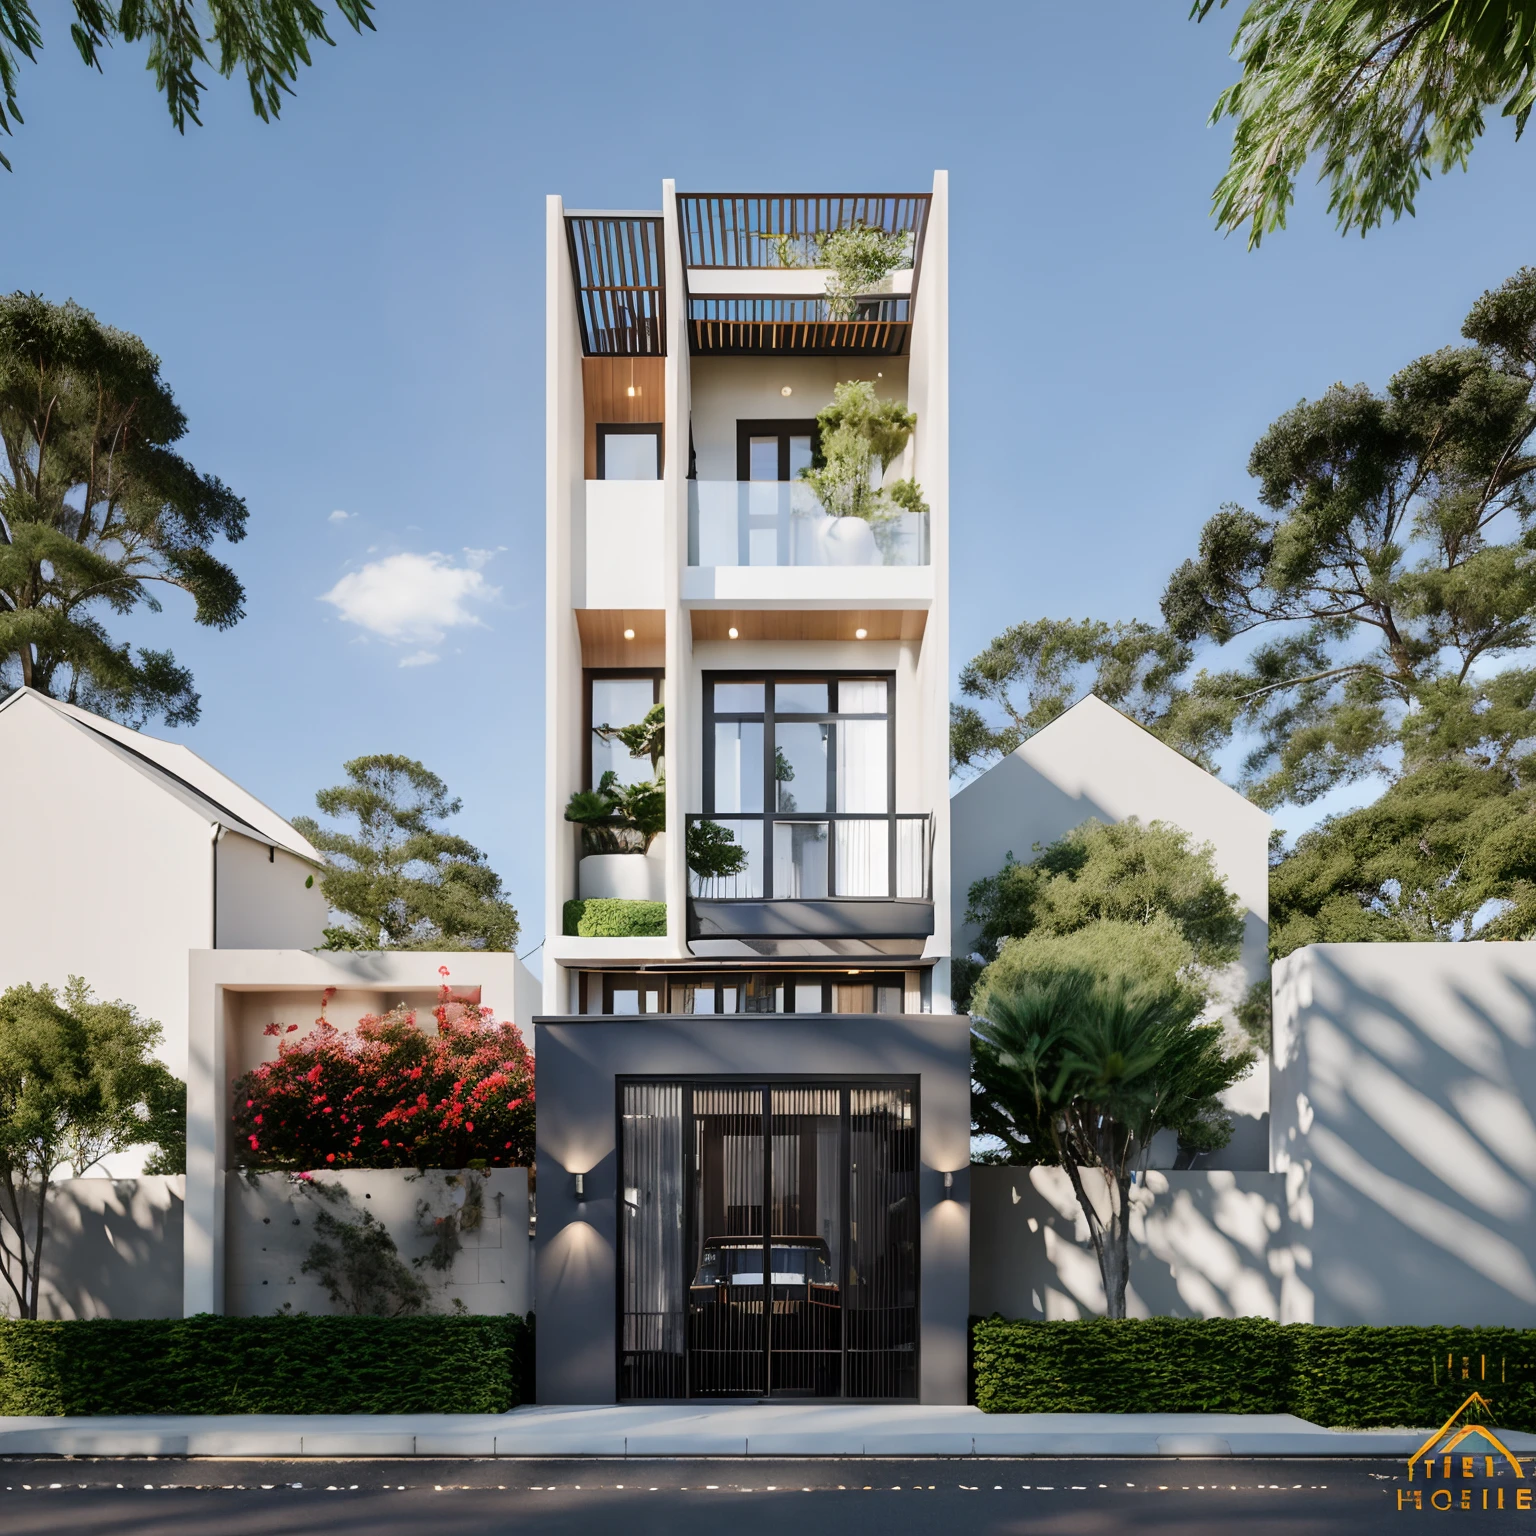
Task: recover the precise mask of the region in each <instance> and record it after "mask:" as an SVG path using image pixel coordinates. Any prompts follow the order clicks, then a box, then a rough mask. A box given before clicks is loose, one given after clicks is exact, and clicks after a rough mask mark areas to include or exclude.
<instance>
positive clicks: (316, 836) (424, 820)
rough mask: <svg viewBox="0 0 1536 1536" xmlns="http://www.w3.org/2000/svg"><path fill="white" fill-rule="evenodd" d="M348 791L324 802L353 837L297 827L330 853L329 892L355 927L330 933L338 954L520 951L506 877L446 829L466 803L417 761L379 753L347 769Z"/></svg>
mask: <svg viewBox="0 0 1536 1536" xmlns="http://www.w3.org/2000/svg"><path fill="white" fill-rule="evenodd" d="M343 772H345V774H346V776H347V782H346V783H345V784H338V785H335V786H334V787H332V788H330V789H322V790H321V791H320V792H319V793H318V794H317V795H316V796H315V803H316V805H317V806H319V808H320V810H321V811H323V812H324V813H325V814H326V815H327V816H330V817H333V818H336V819H338V820H347V821H350V822H351V823H352V824H353V830H350V831H345V832H342V831H336V830H334V829H332V828H330V827H322V826H321V825H320V824H319V823H318V822H316V821H315V820H313V819H312V818H311V817H308V816H295V817H294V819H293V825H294V826H295V827H297V828H298V830H299V831H300V832H301V833H302V834H303V835H304V836H305V837H307V838H308V839H309V840H310V842H312V843H313V844H314V845H315V847H317V848H318V849H320V851H321V852H322V853H324V854H325V857H326V863H327V865H328V868H327V869H326V872H325V874H324V875H323V876H322V877H321V881H320V889H321V890H322V891H323V892H324V894H325V899H326V900H327V901H328V902H329V903H330V904H331V907H332V909H333V910H334V911H335V912H337V913H339V914H341V916H342V917H344V918H346V919H347V921H346V922H345V923H344V924H342V925H340V926H337V927H333V928H327V929H326V940H327V943H326V947H327V948H330V949H429V950H431V949H493V950H507V949H511V948H512V947H513V946H514V945H515V944H516V943H517V935H518V921H517V913H516V912H515V911H514V910H513V908H512V906H511V904H510V903H509V902H507V901H506V900H505V899H504V898H503V896H502V894H501V877H500V876H499V875H498V874H497V873H496V872H495V871H494V870H493V869H491V868H490V866H489V865H488V864H487V863H486V861H485V855H484V854H483V853H482V852H481V851H480V850H479V849H478V848H476V847H475V845H474V844H473V843H471V842H468V841H466V840H465V839H464V838H462V837H456V836H455V835H454V834H452V833H450V832H445V831H443V830H442V829H441V827H440V825H439V823H441V822H443V821H445V820H446V819H447V818H448V817H450V816H456V815H457V814H458V813H459V811H460V809H461V807H462V802H461V801H459V800H457V799H450V798H449V796H448V786H447V785H446V784H444V783H443V781H442V780H441V779H440V778H438V776H437V775H436V774H435V773H432V772H431V771H429V770H428V769H427V768H425V767H423V766H422V765H421V764H420V763H418V762H415V761H414V760H413V759H411V758H408V757H400V756H398V755H392V754H387V753H385V754H378V755H375V756H371V757H355V758H353V759H352V761H351V762H349V763H345V764H343Z"/></svg>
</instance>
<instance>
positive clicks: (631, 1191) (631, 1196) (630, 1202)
mask: <svg viewBox="0 0 1536 1536" xmlns="http://www.w3.org/2000/svg"><path fill="white" fill-rule="evenodd" d="M624 1204H625V1205H627V1206H629V1207H630V1208H631V1209H633V1210H636V1211H638V1210H639V1209H640V1191H639V1190H638V1189H637V1188H636V1187H635V1186H634V1185H633V1184H626V1185H625V1186H624Z"/></svg>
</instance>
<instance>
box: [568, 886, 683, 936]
mask: <svg viewBox="0 0 1536 1536" xmlns="http://www.w3.org/2000/svg"><path fill="white" fill-rule="evenodd" d="M563 926H564V929H565V935H566V937H567V938H582V939H664V938H666V936H667V904H666V902H664V901H625V900H623V899H622V898H620V897H618V896H594V897H592V898H591V899H590V900H588V901H568V902H566V904H565V923H564V925H563Z"/></svg>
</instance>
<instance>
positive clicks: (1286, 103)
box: [1191, 0, 1536, 249]
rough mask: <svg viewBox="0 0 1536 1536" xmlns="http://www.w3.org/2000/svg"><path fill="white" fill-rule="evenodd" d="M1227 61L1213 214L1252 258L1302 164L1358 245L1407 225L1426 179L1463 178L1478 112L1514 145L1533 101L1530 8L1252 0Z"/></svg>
mask: <svg viewBox="0 0 1536 1536" xmlns="http://www.w3.org/2000/svg"><path fill="white" fill-rule="evenodd" d="M1226 3H1227V0H1220V5H1221V7H1222V8H1225V6H1226ZM1215 5H1216V0H1195V3H1194V7H1193V10H1192V13H1191V14H1193V15H1194V16H1196V17H1200V18H1203V17H1205V16H1206V15H1208V14H1209V13H1210V12H1211V10H1212V9H1214V8H1215ZM1232 51H1233V53H1234V54H1235V55H1236V56H1237V58H1238V60H1239V61H1240V63H1241V64H1242V68H1243V73H1242V77H1241V78H1240V79H1239V80H1238V81H1237V82H1236V83H1235V84H1233V85H1231V86H1228V88H1227V89H1226V90H1225V91H1223V92H1222V94H1221V96H1220V97H1219V98H1218V99H1217V102H1216V106H1215V109H1214V111H1213V112H1212V114H1211V121H1212V123H1219V122H1221V121H1222V120H1223V119H1225V118H1231V119H1233V120H1234V122H1235V123H1236V133H1235V136H1234V140H1233V145H1232V157H1231V162H1230V164H1229V165H1228V168H1227V171H1226V173H1225V175H1223V177H1222V178H1221V181H1220V182H1219V183H1218V184H1217V187H1216V192H1215V196H1214V199H1213V209H1214V213H1215V217H1216V221H1217V223H1218V224H1219V225H1220V226H1221V228H1223V229H1226V230H1239V229H1242V228H1244V227H1246V228H1247V230H1248V244H1249V247H1250V249H1251V248H1253V247H1254V246H1257V245H1258V244H1259V242H1260V241H1261V240H1262V239H1263V237H1264V235H1265V234H1267V233H1269V232H1271V231H1273V230H1276V229H1282V228H1284V226H1285V217H1286V210H1287V209H1288V208H1289V207H1290V205H1291V202H1292V199H1293V197H1294V195H1295V185H1296V178H1297V177H1298V176H1299V175H1300V173H1301V170H1302V167H1303V166H1304V165H1305V164H1306V163H1307V161H1308V160H1310V159H1311V158H1312V157H1313V156H1314V155H1320V156H1321V171H1320V176H1319V179H1320V180H1324V181H1326V182H1327V183H1328V184H1329V188H1330V195H1329V201H1328V211H1329V212H1330V213H1332V214H1333V215H1334V216H1335V217H1336V219H1337V221H1338V227H1339V229H1340V231H1341V232H1346V233H1347V232H1348V231H1350V230H1355V229H1358V230H1359V231H1360V233H1361V234H1364V233H1365V232H1366V231H1367V230H1370V229H1373V228H1375V227H1376V226H1378V225H1379V224H1380V223H1381V222H1382V219H1383V217H1384V215H1386V214H1387V213H1390V214H1391V215H1392V217H1393V218H1394V219H1397V218H1401V217H1402V215H1403V214H1404V213H1408V214H1412V213H1413V212H1414V199H1415V197H1416V195H1417V193H1418V190H1419V186H1420V184H1421V182H1422V181H1423V180H1424V178H1425V177H1427V176H1429V175H1431V174H1432V173H1433V172H1435V171H1439V172H1441V173H1442V174H1443V173H1445V172H1447V171H1449V170H1451V169H1452V167H1454V166H1461V167H1462V168H1463V169H1465V167H1466V163H1467V157H1468V155H1469V154H1470V153H1471V150H1472V146H1473V145H1474V144H1475V143H1476V142H1477V140H1478V138H1479V137H1480V136H1481V134H1482V132H1483V126H1484V119H1485V115H1486V113H1487V112H1488V110H1489V108H1491V107H1498V108H1499V109H1500V111H1501V114H1502V115H1503V116H1505V117H1510V118H1513V119H1514V125H1515V135H1516V137H1517V138H1518V137H1519V136H1520V135H1521V134H1522V133H1523V132H1524V129H1525V125H1526V121H1527V119H1528V118H1529V116H1530V112H1531V106H1532V103H1533V102H1536V4H1533V3H1532V0H1477V3H1467V0H1459V3H1458V0H1252V3H1251V4H1249V5H1248V6H1247V8H1246V9H1245V10H1244V12H1243V14H1242V19H1241V20H1240V22H1239V23H1238V29H1237V34H1236V36H1235V37H1234V38H1233V41H1232Z"/></svg>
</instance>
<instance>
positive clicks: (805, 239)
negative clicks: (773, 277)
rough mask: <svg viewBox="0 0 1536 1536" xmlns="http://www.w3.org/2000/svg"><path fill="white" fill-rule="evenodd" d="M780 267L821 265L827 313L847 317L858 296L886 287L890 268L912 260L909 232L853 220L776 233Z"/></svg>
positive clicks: (854, 315)
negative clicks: (835, 226) (805, 231)
mask: <svg viewBox="0 0 1536 1536" xmlns="http://www.w3.org/2000/svg"><path fill="white" fill-rule="evenodd" d="M773 243H774V249H775V252H776V254H777V257H778V262H779V265H780V266H781V267H826V268H829V269H830V270H829V271H828V273H827V299H826V304H827V318H828V319H829V320H853V319H856V318H857V317H858V313H859V299H860V298H861V297H862V296H863V295H865V294H872V293H879V292H882V291H884V290H886V289H888V288H889V286H890V277H891V273H892V272H894V271H896V270H897V268H898V267H909V266H911V265H912V236H911V235H910V234H908V233H906V232H905V231H897V232H895V233H892V232H889V231H887V230H884V229H880V228H878V227H877V226H875V225H873V224H865V223H863V222H856V223H853V224H846V225H844V226H843V227H842V228H841V229H833V230H821V231H818V232H816V233H815V234H811V235H778V236H776V237H775V238H774V242H773Z"/></svg>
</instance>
